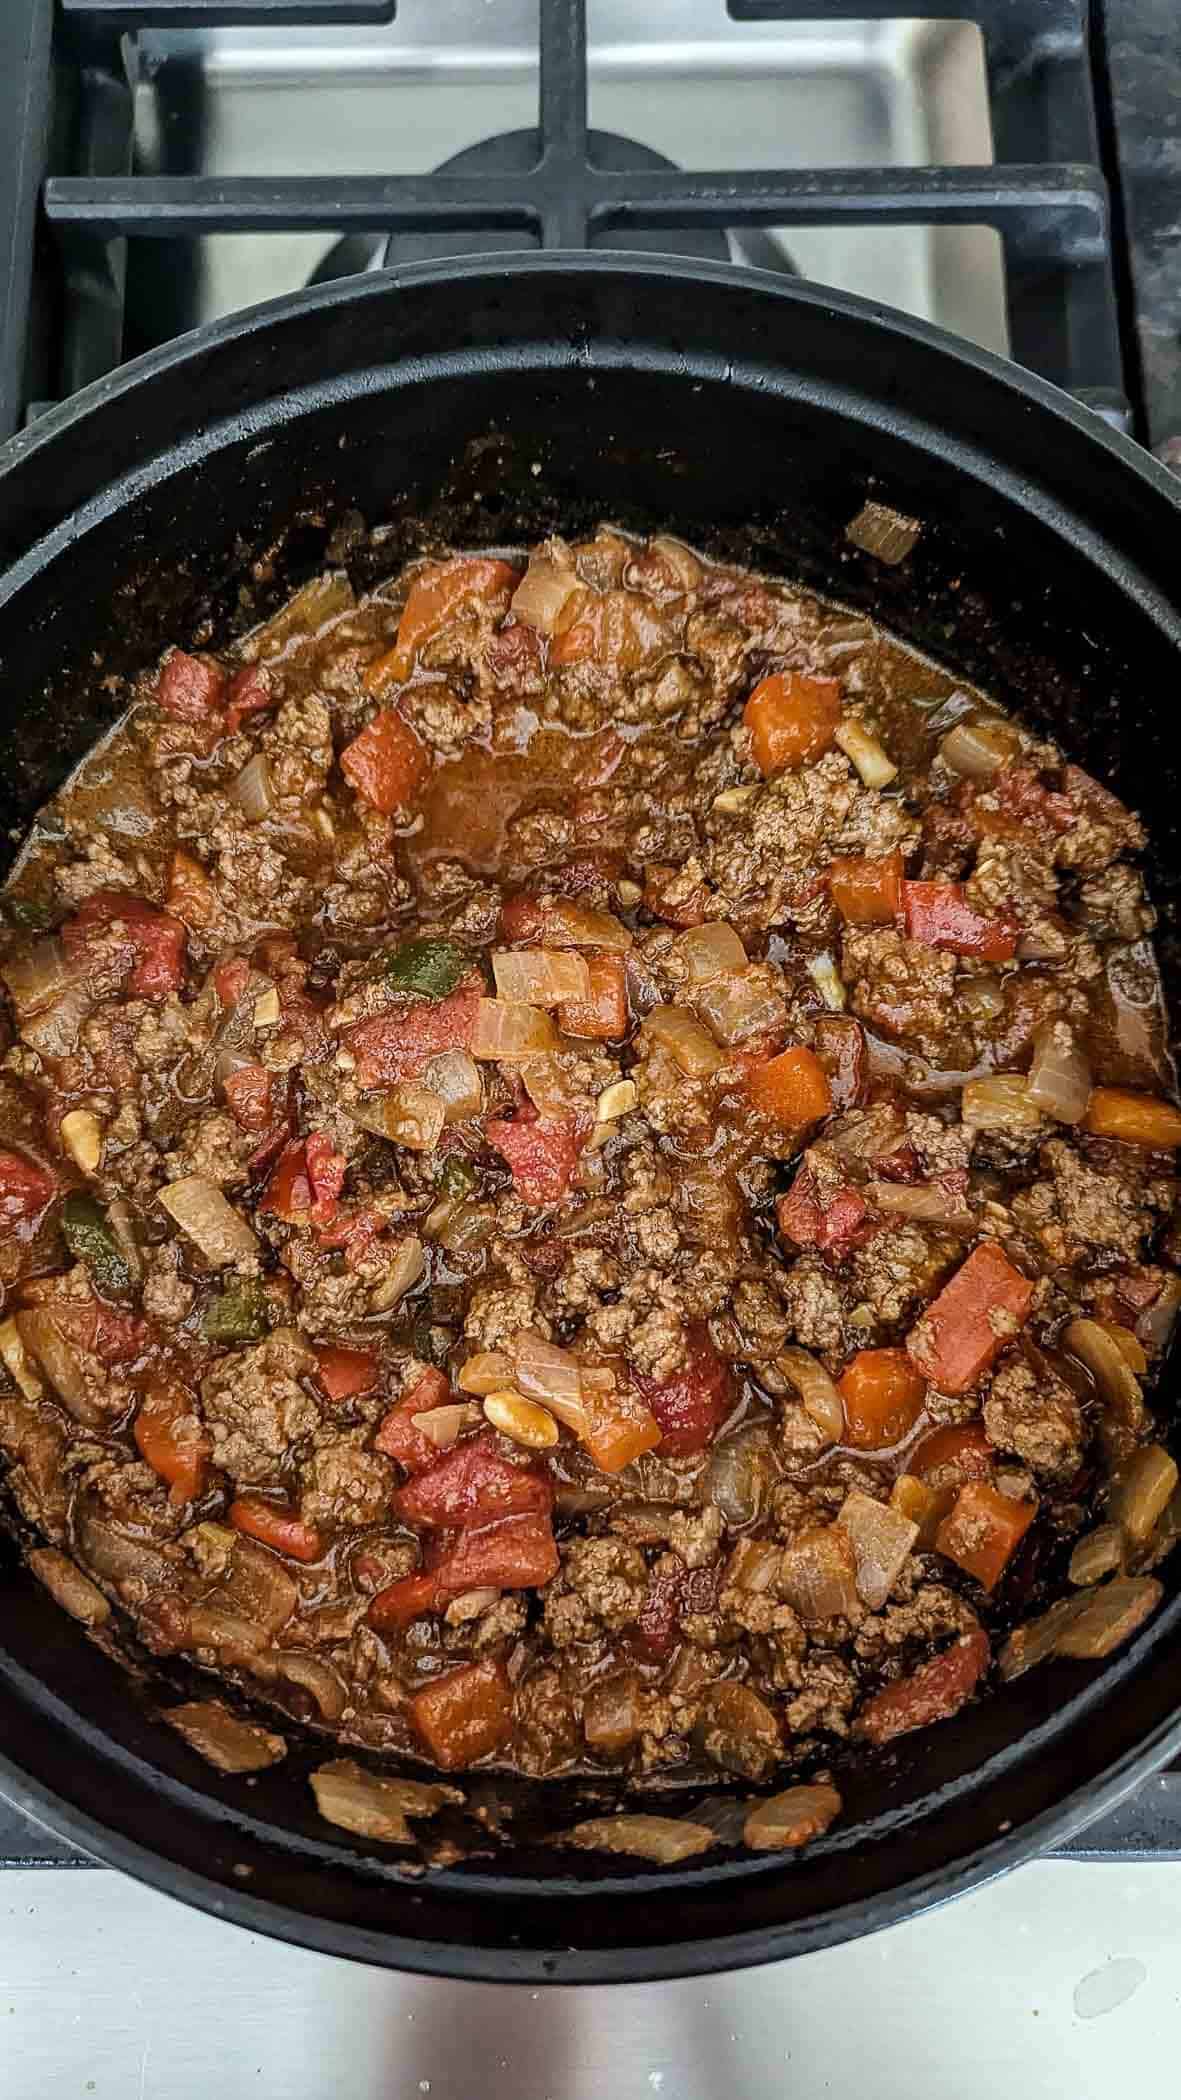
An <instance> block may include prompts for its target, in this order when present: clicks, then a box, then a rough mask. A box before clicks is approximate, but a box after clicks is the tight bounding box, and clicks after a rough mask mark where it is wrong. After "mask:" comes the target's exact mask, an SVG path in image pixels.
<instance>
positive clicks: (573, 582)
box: [509, 554, 583, 634]
mask: <svg viewBox="0 0 1181 2100" xmlns="http://www.w3.org/2000/svg"><path fill="white" fill-rule="evenodd" d="M582 588H583V586H582V583H581V581H580V580H579V577H578V574H577V571H576V570H575V569H573V568H568V567H567V566H566V565H565V563H563V562H558V561H555V560H554V559H553V556H552V555H549V554H534V555H531V556H530V559H529V566H528V568H527V569H526V571H525V574H524V575H523V576H522V578H521V581H520V583H519V584H518V585H517V588H516V590H515V591H514V592H513V596H512V603H511V605H510V607H509V610H510V612H511V613H513V615H514V616H515V618H516V619H518V620H523V621H524V622H525V624H526V626H527V627H534V628H536V630H537V632H538V634H556V633H557V632H558V629H559V624H560V622H561V619H562V614H563V613H564V612H565V610H566V607H567V605H568V604H569V602H570V600H571V598H574V597H577V596H579V595H580V594H581V591H582Z"/></svg>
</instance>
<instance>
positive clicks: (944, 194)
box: [45, 160, 1107, 263]
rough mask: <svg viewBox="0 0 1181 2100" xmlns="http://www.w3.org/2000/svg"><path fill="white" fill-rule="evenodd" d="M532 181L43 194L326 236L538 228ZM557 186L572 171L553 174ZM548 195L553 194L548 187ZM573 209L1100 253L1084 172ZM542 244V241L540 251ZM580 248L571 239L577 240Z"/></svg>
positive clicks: (956, 175) (638, 197) (214, 225)
mask: <svg viewBox="0 0 1181 2100" xmlns="http://www.w3.org/2000/svg"><path fill="white" fill-rule="evenodd" d="M549 172H550V170H549V168H548V167H547V165H546V163H545V161H544V160H543V161H542V163H541V164H540V167H539V169H538V171H537V173H536V174H534V175H529V174H528V173H527V174H526V175H525V176H523V177H522V176H517V175H500V176H496V175H479V176H472V175H429V176H417V175H394V176H385V177H372V176H367V175H364V176H362V175H352V176H341V177H321V176H315V175H309V176H302V175H294V176H279V177H274V178H271V177H266V176H237V177H233V178H227V179H218V178H215V177H212V176H202V175H197V176H133V177H130V178H126V179H121V178H116V179H113V180H108V181H96V180H94V179H92V178H88V177H84V176H82V177H79V176H58V177H54V178H52V179H51V180H50V181H49V182H47V183H46V185H45V209H46V212H47V214H48V217H49V219H50V220H51V221H52V223H53V224H54V225H57V226H61V227H67V226H80V225H86V226H88V227H89V228H90V229H91V230H92V231H95V232H99V233H103V234H105V235H107V236H108V238H110V237H113V236H115V235H117V234H132V235H140V236H157V237H160V236H168V235H172V234H178V233H265V232H280V231H282V232H288V233H290V232H296V231H311V230H329V229H333V230H336V231H338V232H341V233H375V232H380V231H381V230H382V229H383V228H385V229H390V230H395V231H407V232H411V231H421V230H423V229H428V228H436V229H442V228H447V229H449V230H450V229H460V230H462V229H469V230H477V229H480V230H482V229H486V228H487V229H500V230H504V231H506V232H511V231H514V230H516V231H531V232H535V231H537V230H538V229H539V228H540V229H541V231H542V233H543V236H544V234H545V233H547V232H550V231H552V229H553V227H554V225H555V224H559V223H560V213H559V207H558V205H557V203H556V201H555V202H554V203H553V204H552V205H551V203H550V201H549V199H548V196H547V183H546V177H547V176H548V174H549ZM553 172H554V175H555V177H556V178H560V183H565V182H566V181H568V180H569V181H572V182H577V181H578V177H577V171H576V170H573V169H571V170H569V172H567V170H566V169H565V167H564V166H563V167H561V168H558V167H555V168H554V170H553ZM556 186H560V184H559V185H556ZM578 187H579V191H580V203H579V210H580V212H581V213H582V215H583V218H584V220H585V221H586V222H588V223H589V224H590V226H591V227H592V228H593V229H595V230H596V231H605V230H608V229H610V228H618V229H620V230H621V231H622V230H625V229H627V228H629V227H655V228H660V227H673V226H737V225H755V226H778V225H783V226H816V225H824V224H834V223H835V224H842V223H843V224H846V225H874V224H887V225H926V224H941V225H985V226H992V227H995V228H996V229H997V231H998V232H1000V233H1001V234H1002V235H1003V236H1004V237H1005V239H1006V242H1007V243H1008V244H1009V245H1010V247H1011V249H1012V252H1013V253H1014V254H1015V255H1019V256H1021V257H1022V258H1023V259H1024V260H1026V261H1035V260H1036V261H1044V262H1070V263H1086V262H1093V261H1099V260H1101V259H1102V258H1103V257H1104V256H1105V255H1106V252H1107V251H1106V192H1105V189H1104V185H1103V182H1102V179H1101V178H1100V177H1099V176H1098V174H1097V173H1096V172H1095V170H1093V169H1090V168H1085V167H1059V168H1054V167H1041V166H1036V167H1024V168H1012V167H1010V168H940V167H923V168H825V169H815V168H791V169H786V170H781V171H777V172H773V173H767V172H764V171H750V172H743V173H741V174H732V173H721V174H709V173H706V174H701V175H683V174H681V173H680V172H679V171H677V170H670V171H669V172H668V173H667V174H666V173H664V172H653V173H648V172H646V171H643V172H642V171H640V170H638V169H637V170H635V171H634V172H632V171H624V172H622V173H609V172H607V171H605V170H599V169H587V168H586V167H585V164H584V165H583V179H582V182H581V183H579V184H578ZM547 245H552V242H547ZM578 245H581V241H580V242H579V243H578Z"/></svg>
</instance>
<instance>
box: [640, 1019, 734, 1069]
mask: <svg viewBox="0 0 1181 2100" xmlns="http://www.w3.org/2000/svg"><path fill="white" fill-rule="evenodd" d="M644 1027H645V1028H646V1030H647V1031H648V1033H649V1034H650V1035H651V1036H653V1037H654V1038H655V1040H656V1041H657V1042H658V1043H659V1044H660V1047H661V1049H662V1050H667V1052H668V1054H669V1056H670V1057H671V1058H672V1059H673V1062H674V1063H675V1064H677V1065H678V1066H679V1067H680V1069H681V1071H682V1072H684V1074H685V1076H686V1078H688V1079H708V1078H709V1076H710V1074H711V1073H712V1072H716V1071H717V1070H718V1068H719V1066H720V1065H721V1064H722V1063H723V1062H724V1059H723V1057H722V1053H721V1051H720V1050H719V1049H718V1046H717V1044H716V1043H715V1041H714V1039H713V1037H712V1036H711V1035H710V1034H709V1033H708V1032H707V1031H706V1030H705V1029H704V1028H703V1027H702V1025H701V1023H700V1021H699V1020H697V1018H696V1016H695V1015H693V1014H691V1013H690V1012H689V1010H688V1008H687V1007H685V1006H654V1007H653V1008H652V1011H651V1013H650V1014H649V1015H648V1018H647V1020H646V1021H645V1023H644Z"/></svg>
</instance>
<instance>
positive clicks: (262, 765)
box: [230, 751, 279, 824]
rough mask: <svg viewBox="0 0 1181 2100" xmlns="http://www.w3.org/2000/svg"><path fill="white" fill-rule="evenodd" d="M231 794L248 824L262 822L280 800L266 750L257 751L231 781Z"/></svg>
mask: <svg viewBox="0 0 1181 2100" xmlns="http://www.w3.org/2000/svg"><path fill="white" fill-rule="evenodd" d="M230 794H231V795H232V797H233V799H234V801H235V802H236V803H237V805H238V808H239V809H240V810H241V812H242V815H243V816H244V817H245V819H246V821H247V823H248V824H261V823H262V820H263V818H264V817H269V816H270V814H271V811H272V810H273V809H274V807H275V805H276V803H277V802H278V799H279V798H278V795H277V794H276V792H275V780H274V775H273V774H272V772H271V762H270V760H269V758H268V757H267V755H266V752H265V751H256V752H255V754H254V756H253V758H248V759H247V761H246V764H245V765H244V766H243V768H242V771H241V772H240V773H239V774H238V776H237V778H236V779H235V780H234V781H233V782H232V783H231V786H230Z"/></svg>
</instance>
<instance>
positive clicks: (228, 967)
mask: <svg viewBox="0 0 1181 2100" xmlns="http://www.w3.org/2000/svg"><path fill="white" fill-rule="evenodd" d="M249 977H250V964H249V963H248V962H247V960H246V957H245V956H244V955H227V956H226V958H225V960H224V962H219V963H215V964H214V968H213V989H214V991H215V992H216V993H217V996H218V998H219V999H220V1000H221V1003H222V1005H223V1006H236V1005H237V1004H238V1001H239V999H240V998H241V997H242V994H243V992H244V991H245V990H246V985H247V982H248V980H249Z"/></svg>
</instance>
